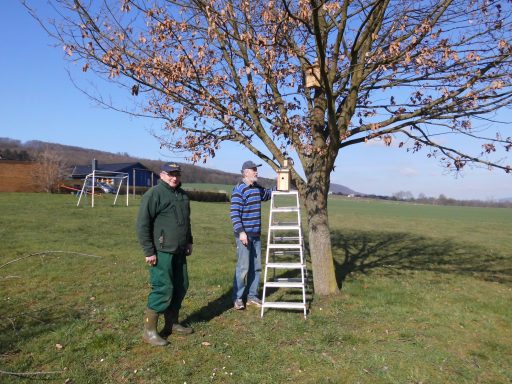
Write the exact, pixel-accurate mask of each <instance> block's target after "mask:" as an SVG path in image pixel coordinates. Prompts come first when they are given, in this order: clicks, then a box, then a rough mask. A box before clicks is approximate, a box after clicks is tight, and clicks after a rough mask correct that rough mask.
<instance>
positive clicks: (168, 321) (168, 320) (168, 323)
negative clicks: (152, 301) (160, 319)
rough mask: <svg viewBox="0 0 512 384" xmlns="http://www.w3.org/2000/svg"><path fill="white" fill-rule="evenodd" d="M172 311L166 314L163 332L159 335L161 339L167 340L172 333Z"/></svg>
mask: <svg viewBox="0 0 512 384" xmlns="http://www.w3.org/2000/svg"><path fill="white" fill-rule="evenodd" d="M172 318H173V317H172V311H170V310H167V311H165V312H164V319H165V324H164V327H163V328H162V330H161V331H160V332H159V333H158V334H159V335H160V337H162V338H164V339H167V338H168V337H169V336H170V335H171V333H172Z"/></svg>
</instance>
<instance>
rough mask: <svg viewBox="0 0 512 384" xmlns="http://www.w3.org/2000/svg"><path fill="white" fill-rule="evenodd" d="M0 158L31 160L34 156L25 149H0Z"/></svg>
mask: <svg viewBox="0 0 512 384" xmlns="http://www.w3.org/2000/svg"><path fill="white" fill-rule="evenodd" d="M0 160H16V161H33V160H34V158H33V157H32V156H31V155H30V153H28V152H27V151H26V150H24V149H23V150H21V151H18V150H16V149H14V150H12V149H9V148H7V149H0Z"/></svg>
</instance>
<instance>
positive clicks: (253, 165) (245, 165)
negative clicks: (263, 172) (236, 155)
mask: <svg viewBox="0 0 512 384" xmlns="http://www.w3.org/2000/svg"><path fill="white" fill-rule="evenodd" d="M258 167H261V164H256V163H254V162H252V161H250V160H249V161H246V162H245V163H243V165H242V171H243V170H244V169H252V168H258Z"/></svg>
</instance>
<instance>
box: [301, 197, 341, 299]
mask: <svg viewBox="0 0 512 384" xmlns="http://www.w3.org/2000/svg"><path fill="white" fill-rule="evenodd" d="M327 193H328V190H324V191H318V189H316V191H315V192H311V191H310V192H306V199H305V206H306V210H307V214H308V229H309V252H310V255H311V263H312V267H313V285H314V291H315V294H317V295H320V296H327V295H332V294H336V293H338V292H339V289H338V284H337V282H336V274H335V272H334V260H333V257H332V248H331V233H330V230H329V221H328V216H327Z"/></svg>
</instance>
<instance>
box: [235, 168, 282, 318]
mask: <svg viewBox="0 0 512 384" xmlns="http://www.w3.org/2000/svg"><path fill="white" fill-rule="evenodd" d="M259 166H261V164H255V163H253V162H252V161H246V162H245V163H244V164H243V165H242V181H241V182H240V183H238V184H237V185H235V187H234V188H233V193H232V194H231V210H230V213H231V222H232V223H233V231H234V233H235V242H236V254H237V263H236V270H235V277H234V280H233V303H234V307H235V309H244V308H245V304H244V299H246V303H247V305H256V306H258V307H259V306H261V301H260V299H259V298H258V286H259V282H260V274H261V239H260V235H261V202H262V201H266V200H269V199H270V196H271V194H272V190H270V189H266V188H263V187H262V186H260V185H258V183H257V181H258V167H259Z"/></svg>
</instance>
